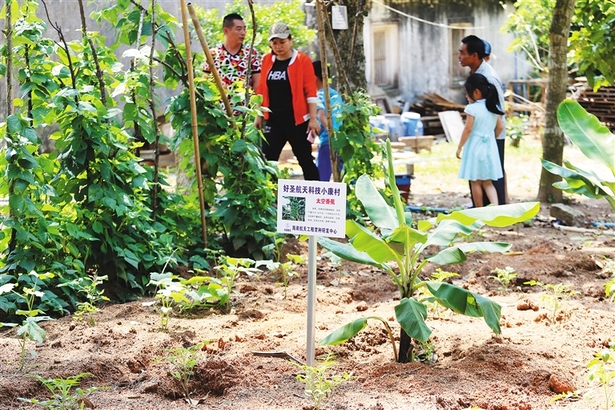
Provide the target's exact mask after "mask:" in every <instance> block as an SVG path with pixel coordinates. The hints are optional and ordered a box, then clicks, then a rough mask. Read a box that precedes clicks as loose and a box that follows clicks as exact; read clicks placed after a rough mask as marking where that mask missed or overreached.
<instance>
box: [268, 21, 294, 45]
mask: <svg viewBox="0 0 615 410" xmlns="http://www.w3.org/2000/svg"><path fill="white" fill-rule="evenodd" d="M288 37H290V29H289V28H288V24H286V23H275V24H273V25H272V26H271V27H269V41H271V40H273V39H274V38H288Z"/></svg>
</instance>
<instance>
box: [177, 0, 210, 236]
mask: <svg viewBox="0 0 615 410" xmlns="http://www.w3.org/2000/svg"><path fill="white" fill-rule="evenodd" d="M179 2H180V5H181V11H182V25H183V26H184V42H185V44H186V61H187V64H188V88H189V90H190V113H191V114H192V115H191V119H192V140H193V142H194V161H195V165H196V180H197V183H198V187H199V202H200V205H201V225H202V226H203V244H204V246H205V248H207V224H206V222H205V200H204V198H203V177H202V176H201V153H200V151H199V130H198V123H197V118H196V96H195V92H194V71H193V68H192V53H191V51H190V33H189V31H188V15H187V12H186V2H185V0H179Z"/></svg>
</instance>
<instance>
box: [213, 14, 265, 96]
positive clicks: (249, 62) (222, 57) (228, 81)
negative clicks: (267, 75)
mask: <svg viewBox="0 0 615 410" xmlns="http://www.w3.org/2000/svg"><path fill="white" fill-rule="evenodd" d="M222 28H223V30H224V43H222V44H221V45H220V46H219V47H217V48H214V49H212V50H211V56H212V58H213V60H214V65H215V66H216V68H217V69H218V73H219V74H220V78H221V79H222V82H223V83H224V85H226V86H227V87H228V88H231V87H232V85H233V83H235V82H237V81H240V82H242V83H245V80H246V78H247V76H248V66H249V67H250V71H251V72H250V79H249V82H248V86H250V87H251V88H252V89H256V86H257V85H258V81H259V79H260V72H261V56H260V54H259V53H258V51H256V50H254V49H253V50H249V48H248V47H244V45H243V41H244V39H245V37H246V24H245V23H244V21H243V18H242V17H241V16H240V15H239V14H237V13H231V14H228V15H227V16H225V17H224V19H223V20H222ZM203 69H204V71H205V72H206V73H210V72H211V70H210V68H209V64H207V62H205V65H204V67H203Z"/></svg>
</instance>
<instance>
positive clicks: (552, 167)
mask: <svg viewBox="0 0 615 410" xmlns="http://www.w3.org/2000/svg"><path fill="white" fill-rule="evenodd" d="M564 165H565V166H566V167H562V166H561V165H557V164H554V163H553V162H550V161H547V160H544V159H543V160H542V166H543V167H544V168H545V169H546V170H547V171H549V172H550V173H552V174H555V175H559V176H560V177H562V178H564V180H565V182H564V181H558V182H555V183H554V184H553V186H555V187H556V188H559V189H561V190H562V191H564V192H567V193H569V194H578V195H584V196H587V197H588V198H604V197H609V196H611V195H609V193H608V192H606V191H605V190H604V189H603V188H602V186H601V185H606V186H608V187H609V188H610V189H611V191H613V193H614V194H615V183H613V182H608V181H602V180H601V179H600V177H598V176H597V175H596V174H595V173H593V172H587V171H584V170H582V169H580V168H578V167H576V166H574V165H572V164H571V163H570V162H568V161H564Z"/></svg>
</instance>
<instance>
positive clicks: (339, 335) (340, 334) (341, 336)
mask: <svg viewBox="0 0 615 410" xmlns="http://www.w3.org/2000/svg"><path fill="white" fill-rule="evenodd" d="M365 326H367V318H365V317H362V318H359V319H357V320H355V321H354V322H350V323H347V324H345V325H344V326H342V327H340V328H338V329H337V330H334V331H333V332H332V333H329V335H327V337H325V338H324V339H322V340H321V341H320V342H319V343H318V344H319V345H320V346H326V345H339V344H342V343H345V342H347V341H348V339H350V338H351V337H353V336H355V335H356V334H357V333H359V332H360V331H361V330H363V329H365Z"/></svg>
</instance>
